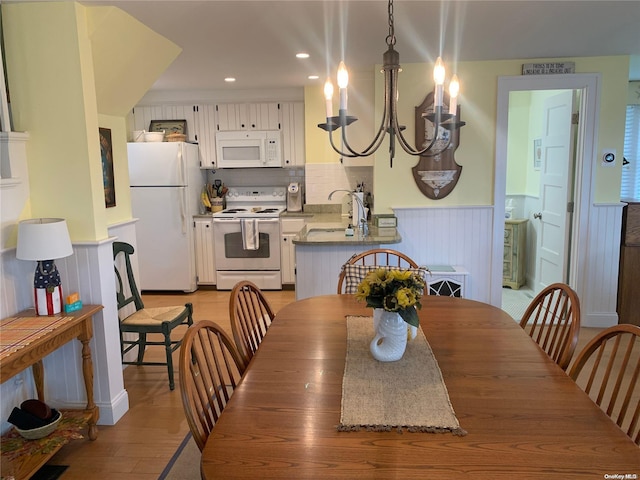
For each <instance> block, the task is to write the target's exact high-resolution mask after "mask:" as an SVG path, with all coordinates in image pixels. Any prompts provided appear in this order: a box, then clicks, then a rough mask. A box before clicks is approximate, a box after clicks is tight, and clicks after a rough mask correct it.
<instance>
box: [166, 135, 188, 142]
mask: <svg viewBox="0 0 640 480" xmlns="http://www.w3.org/2000/svg"><path fill="white" fill-rule="evenodd" d="M186 139H187V136H186V135H185V134H184V133H170V134H168V135H167V142H184V141H185V140H186Z"/></svg>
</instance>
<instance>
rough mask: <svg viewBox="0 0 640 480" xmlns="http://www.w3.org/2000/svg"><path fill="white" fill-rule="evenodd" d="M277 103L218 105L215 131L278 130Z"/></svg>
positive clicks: (278, 113)
mask: <svg viewBox="0 0 640 480" xmlns="http://www.w3.org/2000/svg"><path fill="white" fill-rule="evenodd" d="M278 106H279V105H278V103H275V102H274V103H219V104H217V105H216V113H217V117H218V123H217V130H218V131H219V132H227V131H233V130H280V112H279V109H278Z"/></svg>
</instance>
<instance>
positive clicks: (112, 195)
mask: <svg viewBox="0 0 640 480" xmlns="http://www.w3.org/2000/svg"><path fill="white" fill-rule="evenodd" d="M98 130H99V132H100V157H101V159H102V181H103V184H104V204H105V206H106V207H107V208H110V207H115V206H116V187H115V179H114V177H113V148H112V145H111V129H110V128H99V129H98Z"/></svg>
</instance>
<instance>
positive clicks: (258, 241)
mask: <svg viewBox="0 0 640 480" xmlns="http://www.w3.org/2000/svg"><path fill="white" fill-rule="evenodd" d="M286 190H287V188H286V187H232V188H229V191H228V192H227V196H226V199H227V208H226V209H225V210H223V211H221V212H218V213H214V214H213V238H214V242H215V258H216V287H217V289H218V290H231V289H232V288H233V286H234V285H235V284H236V283H238V282H239V281H241V280H249V281H251V282H253V283H255V284H256V285H257V286H258V287H259V288H260V289H263V290H281V289H282V277H281V274H280V218H279V217H280V214H281V213H282V212H283V211H284V210H286V203H287V200H286Z"/></svg>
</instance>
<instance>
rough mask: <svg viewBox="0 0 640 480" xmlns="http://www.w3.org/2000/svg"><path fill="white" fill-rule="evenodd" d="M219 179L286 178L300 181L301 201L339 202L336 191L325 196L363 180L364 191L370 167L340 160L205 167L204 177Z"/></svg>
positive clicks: (283, 181)
mask: <svg viewBox="0 0 640 480" xmlns="http://www.w3.org/2000/svg"><path fill="white" fill-rule="evenodd" d="M215 179H220V180H221V181H222V182H223V183H224V184H225V185H227V186H229V187H242V186H257V187H261V186H284V187H286V186H287V185H289V183H290V182H299V183H300V184H301V185H304V195H305V203H310V204H330V203H337V204H339V203H341V202H342V197H343V196H340V195H336V196H334V197H333V198H332V199H331V200H327V197H328V196H329V193H331V192H332V191H333V190H336V189H348V190H354V189H355V188H356V186H357V185H358V184H359V183H364V185H365V191H367V192H369V191H371V187H372V185H373V167H345V166H344V165H342V164H340V163H311V164H308V165H306V166H305V167H299V168H240V169H230V168H228V169H217V170H207V174H206V181H207V182H208V183H213V181H214V180H215Z"/></svg>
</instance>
